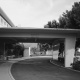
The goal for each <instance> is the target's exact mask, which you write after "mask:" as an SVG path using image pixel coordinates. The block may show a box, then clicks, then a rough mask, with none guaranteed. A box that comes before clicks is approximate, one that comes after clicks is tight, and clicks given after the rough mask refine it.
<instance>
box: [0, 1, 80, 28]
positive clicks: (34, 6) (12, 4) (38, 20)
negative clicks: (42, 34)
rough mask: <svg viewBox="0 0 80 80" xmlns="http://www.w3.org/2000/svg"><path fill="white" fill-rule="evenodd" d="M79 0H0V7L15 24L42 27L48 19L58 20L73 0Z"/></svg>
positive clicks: (68, 8)
mask: <svg viewBox="0 0 80 80" xmlns="http://www.w3.org/2000/svg"><path fill="white" fill-rule="evenodd" d="M79 1H80V0H0V7H1V8H2V9H3V11H4V12H5V13H6V14H7V16H8V17H9V18H10V20H11V21H12V22H13V23H14V25H15V26H19V27H28V28H30V27H31V28H43V27H44V25H45V24H47V23H48V21H52V20H54V19H55V20H58V18H59V16H60V15H61V14H62V13H63V12H65V11H66V10H70V9H71V8H72V5H73V4H74V2H79Z"/></svg>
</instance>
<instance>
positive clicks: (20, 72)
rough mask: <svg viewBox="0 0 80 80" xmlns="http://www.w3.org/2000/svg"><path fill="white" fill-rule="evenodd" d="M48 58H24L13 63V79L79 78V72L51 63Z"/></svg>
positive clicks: (53, 79)
mask: <svg viewBox="0 0 80 80" xmlns="http://www.w3.org/2000/svg"><path fill="white" fill-rule="evenodd" d="M49 60H50V59H49V58H48V59H47V58H36V59H26V60H23V61H19V62H17V63H14V64H13V66H12V68H11V73H12V75H13V77H14V78H15V80H80V73H79V72H75V71H71V70H68V69H65V68H61V67H59V66H56V65H53V64H51V63H50V61H49Z"/></svg>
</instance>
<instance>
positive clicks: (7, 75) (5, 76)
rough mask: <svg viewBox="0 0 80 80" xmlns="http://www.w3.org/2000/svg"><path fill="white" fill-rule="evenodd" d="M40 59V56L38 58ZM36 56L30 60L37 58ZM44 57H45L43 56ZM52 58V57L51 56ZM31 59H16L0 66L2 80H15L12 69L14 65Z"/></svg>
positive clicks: (0, 78) (0, 79)
mask: <svg viewBox="0 0 80 80" xmlns="http://www.w3.org/2000/svg"><path fill="white" fill-rule="evenodd" d="M37 57H40V56H37ZM37 57H36V56H34V57H30V58H37ZM43 57H44V56H43ZM43 57H42V58H43ZM50 57H51V56H50ZM24 59H29V58H16V59H10V60H9V61H5V62H3V63H1V64H0V80H14V78H13V77H12V75H11V72H10V69H11V66H12V64H13V63H16V62H18V61H20V60H24Z"/></svg>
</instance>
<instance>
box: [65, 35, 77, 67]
mask: <svg viewBox="0 0 80 80" xmlns="http://www.w3.org/2000/svg"><path fill="white" fill-rule="evenodd" d="M75 43H76V38H75V37H73V36H70V37H67V38H65V67H71V63H73V58H74V53H75Z"/></svg>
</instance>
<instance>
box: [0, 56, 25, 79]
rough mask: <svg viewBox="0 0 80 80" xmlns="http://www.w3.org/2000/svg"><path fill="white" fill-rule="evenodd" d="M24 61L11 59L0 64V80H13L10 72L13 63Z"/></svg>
mask: <svg viewBox="0 0 80 80" xmlns="http://www.w3.org/2000/svg"><path fill="white" fill-rule="evenodd" d="M24 59H26V58H17V59H11V60H9V61H5V62H4V63H2V64H1V65H0V80H14V79H13V77H12V75H11V72H10V69H11V66H12V64H13V63H15V62H17V61H20V60H24Z"/></svg>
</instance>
